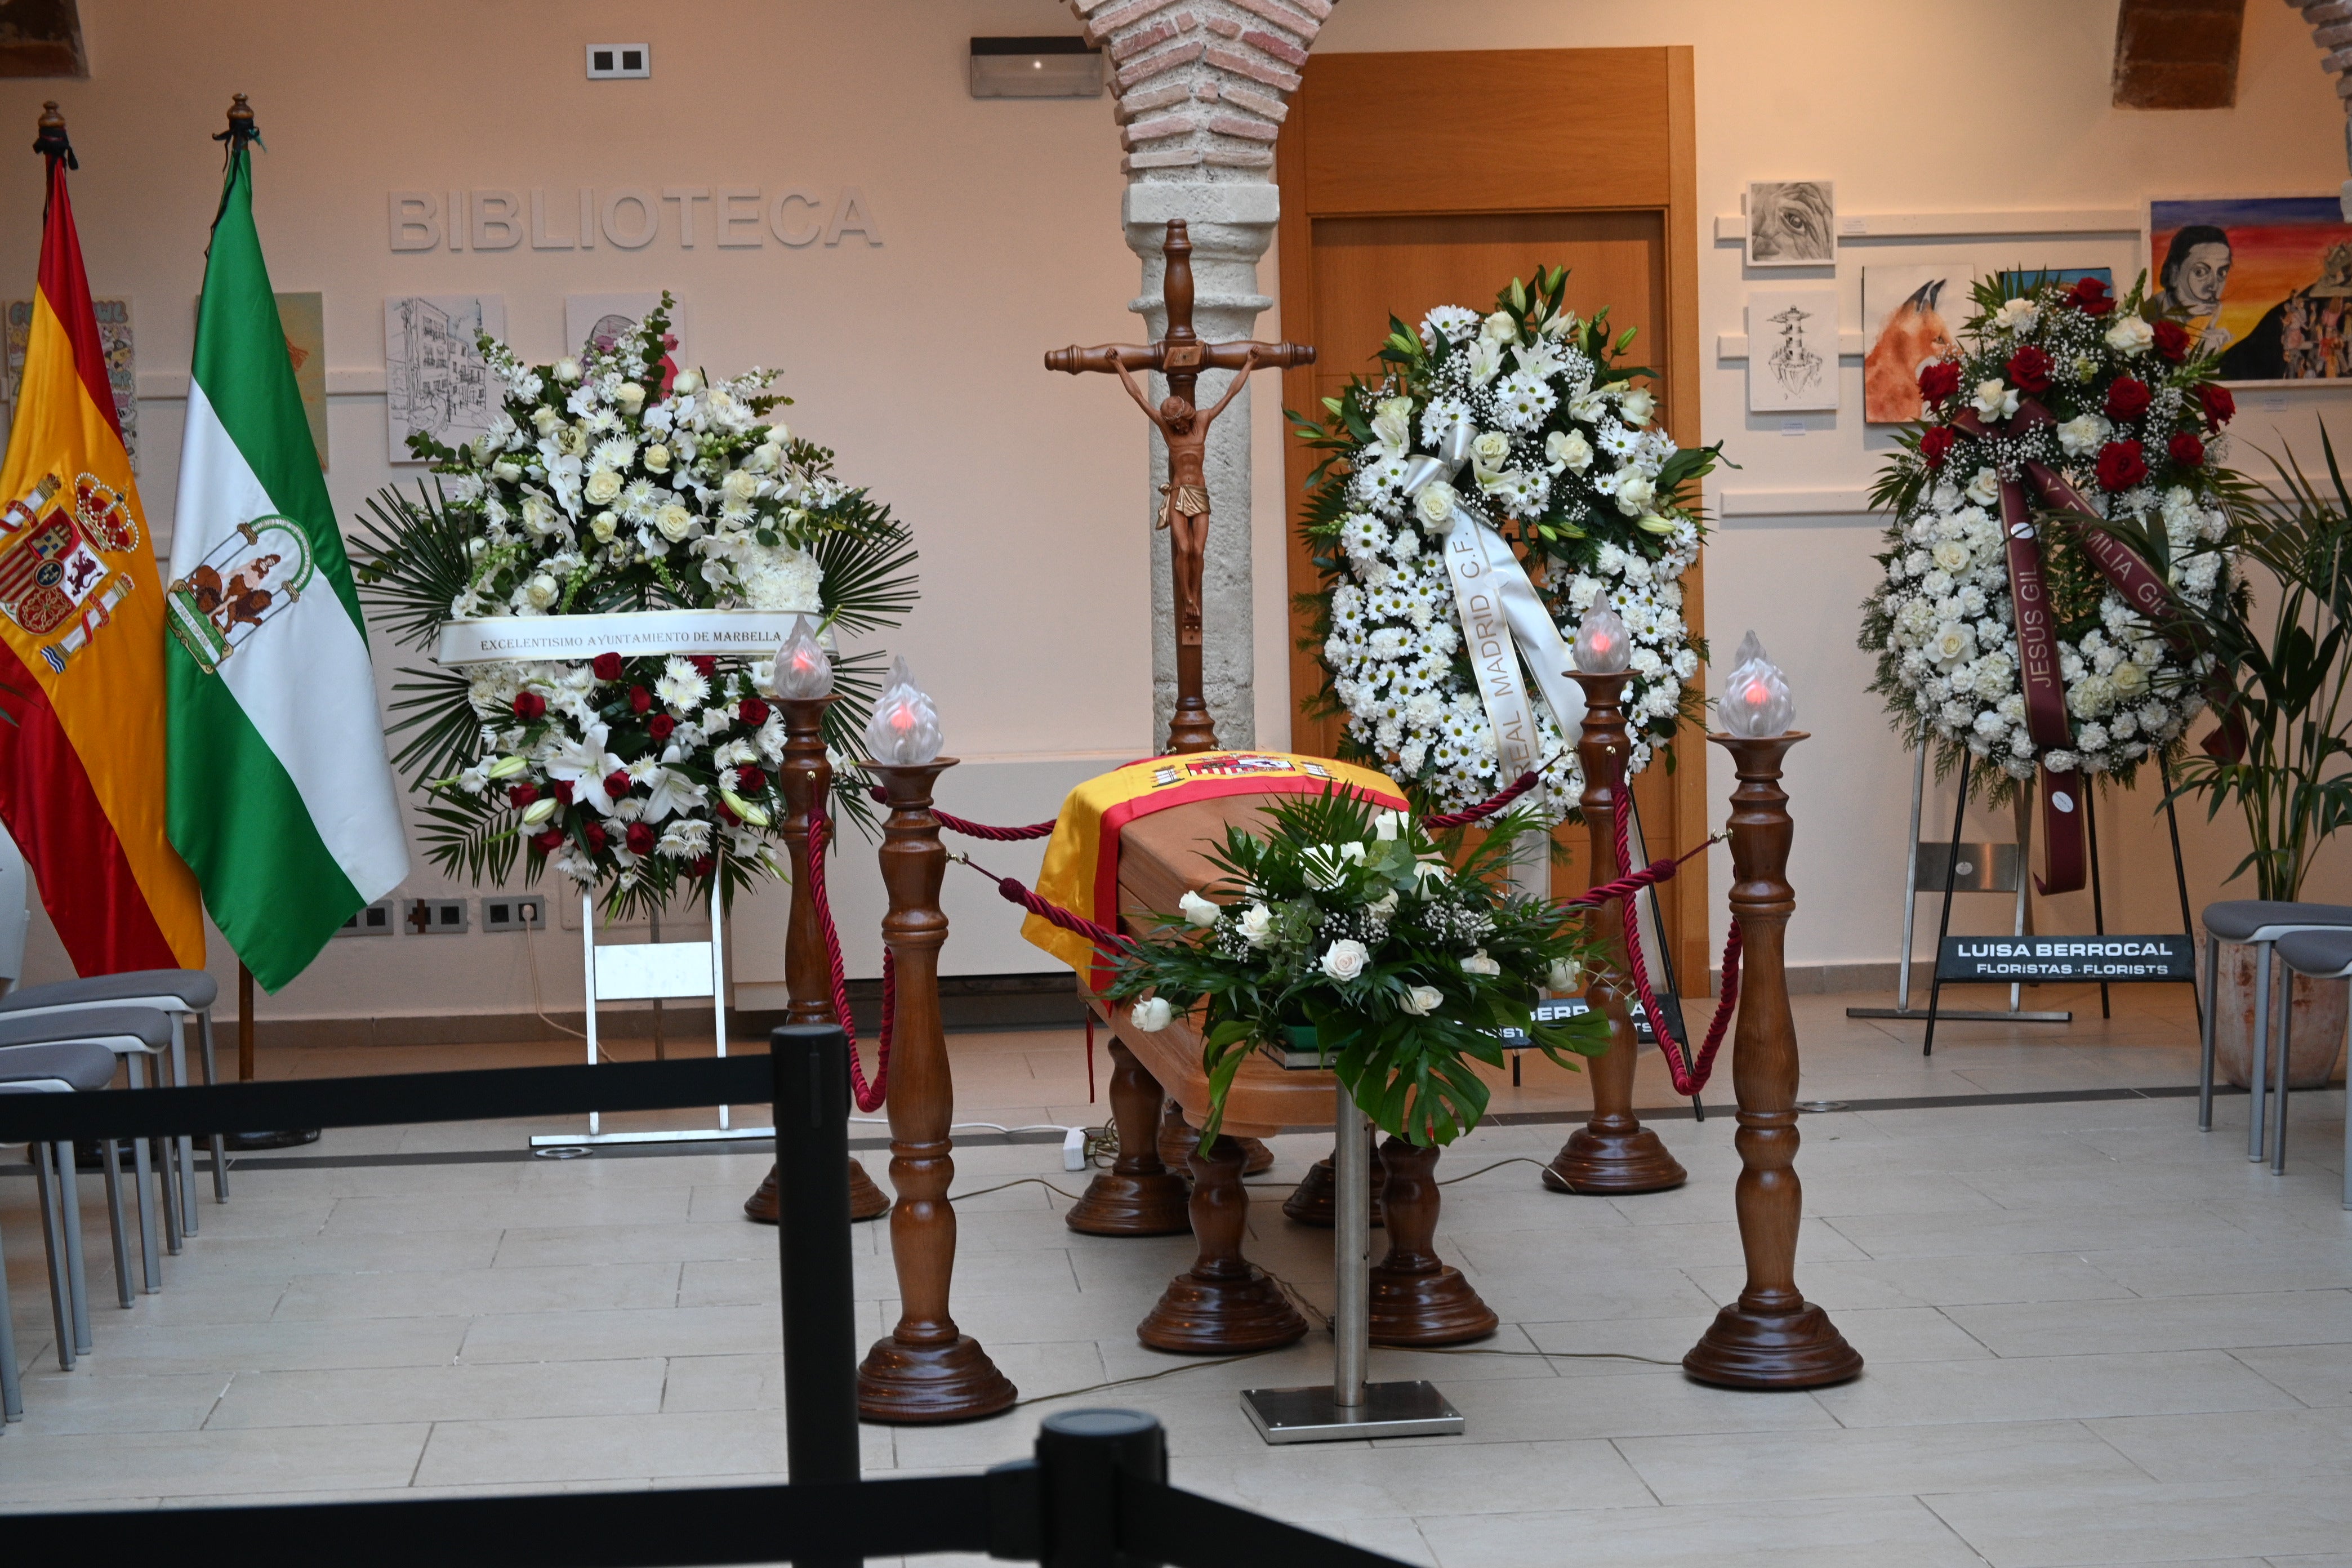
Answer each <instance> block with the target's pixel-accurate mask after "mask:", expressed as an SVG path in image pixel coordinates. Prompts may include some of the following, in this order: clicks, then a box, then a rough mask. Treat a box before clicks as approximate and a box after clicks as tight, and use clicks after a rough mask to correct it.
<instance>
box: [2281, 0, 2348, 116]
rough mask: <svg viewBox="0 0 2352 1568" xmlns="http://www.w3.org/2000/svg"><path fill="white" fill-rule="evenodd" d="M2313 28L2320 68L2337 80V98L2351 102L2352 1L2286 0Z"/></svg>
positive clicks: (2312, 36) (2313, 38)
mask: <svg viewBox="0 0 2352 1568" xmlns="http://www.w3.org/2000/svg"><path fill="white" fill-rule="evenodd" d="M2287 4H2288V5H2291V6H2293V7H2294V9H2295V10H2298V11H2300V12H2302V13H2303V19H2304V20H2305V22H2307V23H2309V24H2310V26H2311V41H2312V42H2313V43H2315V44H2317V45H2318V46H2319V47H2320V51H2321V58H2320V61H2319V68H2320V69H2321V70H2324V71H2327V72H2330V73H2331V74H2333V75H2334V76H2335V78H2336V97H2337V98H2339V99H2344V100H2347V102H2352V0H2287Z"/></svg>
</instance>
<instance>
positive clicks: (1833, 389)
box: [1748, 286, 1838, 414]
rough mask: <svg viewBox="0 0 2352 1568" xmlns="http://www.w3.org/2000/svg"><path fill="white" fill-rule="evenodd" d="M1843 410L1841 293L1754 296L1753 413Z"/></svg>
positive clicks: (1762, 293)
mask: <svg viewBox="0 0 2352 1568" xmlns="http://www.w3.org/2000/svg"><path fill="white" fill-rule="evenodd" d="M1837 405H1838V319H1837V290H1836V289H1832V288H1829V287H1826V286H1823V287H1818V288H1808V289H1757V290H1755V291H1754V292H1752V293H1750V294H1749V295H1748V412H1749V413H1750V414H1794V413H1800V412H1820V411H1824V410H1834V409H1835V408H1836V407H1837Z"/></svg>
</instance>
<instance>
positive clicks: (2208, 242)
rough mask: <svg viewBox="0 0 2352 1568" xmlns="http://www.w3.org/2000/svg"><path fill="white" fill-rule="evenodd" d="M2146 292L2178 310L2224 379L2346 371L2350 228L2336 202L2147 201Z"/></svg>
mask: <svg viewBox="0 0 2352 1568" xmlns="http://www.w3.org/2000/svg"><path fill="white" fill-rule="evenodd" d="M2148 258H2149V263H2150V276H2149V279H2148V293H2149V296H2150V298H2151V299H2152V300H2154V301H2155V302H2156V303H2157V304H2158V306H2160V307H2162V308H2164V309H2166V310H2172V311H2175V312H2177V313H2178V314H2179V316H2180V317H2181V318H2182V319H2183V321H2185V322H2186V324H2187V325H2188V327H2189V331H2191V332H2192V333H2194V334H2195V335H2196V337H2197V340H2198V344H2199V347H2200V349H2202V350H2203V351H2205V352H2207V353H2219V354H2220V355H2221V379H2222V380H2223V381H2231V382H2241V383H2244V382H2278V381H2332V380H2340V379H2342V378H2344V377H2346V376H2347V375H2352V224H2347V223H2346V222H2345V221H2344V213H2343V209H2342V207H2341V205H2339V204H2338V201H2337V198H2336V197H2335V196H2333V195H2326V196H2220V197H2210V198H2201V199H2184V200H2168V201H2153V202H2150V203H2149V204H2148Z"/></svg>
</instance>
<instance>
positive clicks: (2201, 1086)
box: [2197, 899, 2352, 1208]
mask: <svg viewBox="0 0 2352 1568" xmlns="http://www.w3.org/2000/svg"><path fill="white" fill-rule="evenodd" d="M2204 925H2205V934H2206V936H2207V938H2208V941H2207V942H2206V969H2205V1037H2204V1039H2203V1041H2202V1042H2201V1046H2202V1053H2201V1058H2200V1070H2199V1074H2198V1083H2197V1125H2198V1127H2199V1128H2200V1129H2201V1130H2204V1131H2211V1129H2212V1126H2213V1024H2214V1016H2215V1014H2216V1012H2217V1010H2218V1009H2217V1008H2216V1005H2215V1004H2216V1002H2217V1001H2218V1000H2219V995H2220V991H2221V943H2222V942H2239V943H2242V944H2243V945H2245V946H2248V947H2252V948H2257V949H2259V950H2260V957H2259V960H2258V962H2257V967H2256V970H2255V979H2254V1040H2253V1047H2254V1048H2253V1060H2252V1071H2251V1072H2250V1073H2249V1074H2248V1075H2247V1076H2248V1077H2249V1078H2250V1079H2252V1082H2251V1083H2250V1084H2249V1085H2248V1086H2247V1087H2248V1091H2249V1092H2250V1093H2251V1094H2252V1097H2253V1102H2252V1105H2251V1106H2250V1107H2249V1108H2248V1110H2247V1113H2246V1158H2247V1159H2249V1160H2255V1161H2258V1160H2260V1159H2262V1157H2263V1152H2264V1149H2265V1145H2266V1144H2267V1147H2268V1152H2269V1153H2270V1156H2271V1169H2272V1170H2273V1172H2276V1173H2282V1174H2283V1173H2284V1172H2285V1170H2286V1097H2287V1045H2288V1042H2289V1041H2290V1040H2292V1039H2293V1038H2294V982H2293V979H2292V976H2293V975H2295V974H2306V975H2309V976H2311V977H2313V978H2314V979H2323V980H2335V979H2342V978H2345V977H2347V976H2352V906H2347V905H2343V904H2303V903H2282V902H2274V901H2267V900H2253V899H2244V900H2233V901H2231V902H2225V903H2218V904H2208V905H2206V906H2205V917H2204ZM2273 957H2275V958H2276V959H2277V960H2278V961H2279V962H2280V963H2284V964H2285V965H2286V968H2287V970H2288V972H2289V975H2290V978H2289V980H2288V983H2287V984H2285V985H2284V986H2283V987H2281V1000H2282V1004H2283V1005H2281V1006H2280V1007H2279V1008H2278V1009H2277V1013H2278V1016H2277V1017H2275V1018H2273V1016H2271V1014H2272V1011H2273V1010H2272V1007H2271V972H2272V961H2273ZM2266 1094H2267V1097H2268V1101H2269V1103H2268V1104H2267V1105H2265V1103H2264V1099H2265V1095H2266ZM2344 1142H2345V1155H2346V1170H2345V1177H2344V1206H2345V1207H2346V1208H2352V1096H2347V1109H2346V1115H2345V1134H2344Z"/></svg>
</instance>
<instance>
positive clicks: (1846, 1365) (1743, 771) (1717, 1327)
mask: <svg viewBox="0 0 2352 1568" xmlns="http://www.w3.org/2000/svg"><path fill="white" fill-rule="evenodd" d="M1707 739H1708V740H1710V741H1713V742H1715V743H1716V744H1717V745H1718V746H1721V747H1722V748H1723V749H1724V750H1726V751H1727V752H1730V753H1731V761H1732V767H1733V770H1734V771H1735V772H1736V773H1738V775H1739V787H1738V789H1737V790H1735V791H1733V792H1732V796H1731V824H1730V826H1731V879H1732V880H1731V914H1732V918H1733V919H1734V920H1736V921H1738V922H1739V934H1740V975H1739V1022H1738V1026H1737V1028H1736V1030H1735V1031H1734V1033H1733V1035H1732V1037H1731V1079H1732V1085H1733V1088H1734V1090H1735V1092H1736V1093H1737V1094H1738V1098H1739V1131H1738V1134H1737V1136H1736V1138H1735V1140H1734V1141H1735V1142H1737V1144H1738V1149H1739V1163H1740V1170H1739V1185H1738V1210H1739V1244H1740V1247H1741V1249H1742V1250H1743V1251H1744V1252H1746V1253H1747V1255H1748V1288H1747V1289H1744V1290H1742V1291H1740V1293H1739V1300H1737V1301H1734V1302H1733V1303H1732V1304H1731V1305H1729V1306H1727V1307H1726V1308H1724V1309H1723V1310H1721V1311H1720V1312H1718V1313H1717V1314H1716V1318H1715V1322H1714V1323H1713V1325H1712V1326H1710V1327H1709V1328H1708V1329H1707V1331H1706V1333H1705V1334H1704V1335H1702V1336H1701V1337H1700V1339H1699V1342H1698V1343H1697V1344H1696V1345H1695V1346H1694V1347H1692V1349H1691V1352H1690V1353H1689V1354H1688V1355H1686V1356H1685V1357H1683V1370H1684V1371H1685V1372H1687V1373H1690V1375H1691V1376H1693V1377H1695V1378H1697V1379H1698V1380H1699V1381H1700V1382H1702V1383H1714V1384H1722V1385H1724V1386H1725V1387H1727V1388H1818V1387H1820V1386H1822V1384H1831V1383H1843V1382H1845V1381H1846V1380H1847V1379H1848V1378H1851V1377H1853V1376H1855V1375H1857V1374H1858V1373H1860V1372H1861V1371H1862V1356H1861V1355H1860V1353H1859V1352H1856V1351H1855V1350H1854V1348H1853V1346H1852V1345H1850V1344H1848V1343H1846V1342H1845V1336H1843V1334H1841V1333H1839V1332H1838V1331H1837V1327H1836V1325H1835V1324H1833V1323H1832V1322H1831V1321H1830V1319H1829V1314H1828V1313H1826V1312H1824V1311H1822V1310H1821V1309H1820V1308H1819V1307H1816V1306H1814V1305H1812V1304H1811V1302H1809V1301H1807V1300H1805V1298H1804V1297H1803V1296H1802V1295H1801V1294H1800V1293H1799V1291H1798V1289H1797V1220H1798V1216H1799V1214H1800V1212H1801V1207H1802V1203H1803V1192H1802V1189H1801V1187H1800V1185H1799V1184H1798V1181H1797V1170H1796V1161H1797V1142H1798V1133H1797V1024H1796V1019H1795V1017H1794V1016H1792V1015H1791V1014H1790V1011H1789V977H1788V973H1787V972H1786V969H1785V967H1784V965H1785V963H1786V962H1787V954H1786V938H1787V935H1788V929H1789V915H1790V911H1792V910H1794V909H1795V908H1796V907H1797V899H1796V891H1795V889H1792V888H1790V886H1789V880H1788V868H1789V842H1790V838H1791V837H1794V834H1795V829H1794V828H1793V827H1792V826H1791V825H1790V821H1789V796H1788V794H1787V792H1785V791H1784V790H1782V789H1781V788H1780V760H1781V757H1782V756H1783V755H1784V754H1785V753H1786V752H1787V751H1788V750H1789V748H1790V746H1793V745H1795V744H1796V743H1797V742H1799V741H1801V740H1803V739H1805V736H1804V734H1803V732H1802V731H1794V730H1792V731H1789V732H1788V733H1787V734H1785V735H1772V736H1768V737H1766V738H1763V739H1760V740H1747V739H1743V738H1741V737H1738V736H1736V735H1710V736H1708V737H1707Z"/></svg>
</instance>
